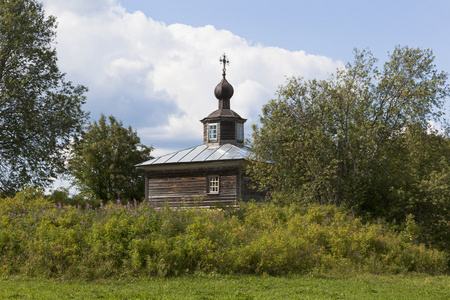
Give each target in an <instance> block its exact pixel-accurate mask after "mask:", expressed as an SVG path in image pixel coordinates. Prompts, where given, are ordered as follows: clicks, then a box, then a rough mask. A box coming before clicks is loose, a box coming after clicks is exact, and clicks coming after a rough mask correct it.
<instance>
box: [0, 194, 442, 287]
mask: <svg viewBox="0 0 450 300" xmlns="http://www.w3.org/2000/svg"><path fill="white" fill-rule="evenodd" d="M447 268H448V254H447V253H444V252H440V251H437V250H433V249H427V248H425V246H423V245H417V244H415V243H414V236H412V235H411V233H410V232H402V233H395V232H394V231H392V230H390V229H389V228H388V227H387V226H385V225H383V224H381V223H380V224H373V223H371V224H365V223H363V222H362V221H361V220H360V219H358V218H355V217H354V216H353V215H352V214H351V213H350V214H349V213H345V212H343V211H341V210H339V209H338V208H336V207H334V206H309V207H304V208H303V207H298V206H290V207H284V208H281V207H277V206H274V205H271V204H242V205H241V206H240V208H239V209H229V210H228V209H221V210H219V209H195V208H194V209H170V208H168V207H166V208H163V209H156V208H155V207H153V206H152V204H151V203H150V202H142V203H137V202H133V203H127V204H125V205H124V204H122V203H120V202H117V203H109V204H106V205H100V206H99V207H92V206H89V205H88V206H87V207H85V208H81V207H74V206H70V205H68V206H65V205H61V204H54V203H51V202H49V201H47V200H45V198H44V197H43V196H42V195H41V194H39V193H36V192H34V191H32V190H28V191H25V192H23V193H20V194H17V195H16V196H15V197H14V198H5V199H0V274H2V275H10V274H22V275H28V276H45V277H58V278H73V277H84V278H90V279H93V278H107V277H112V276H141V275H151V276H174V275H181V274H186V273H194V272H201V273H223V274H243V273H245V274H273V275H275V274H286V273H297V274H306V273H335V272H336V273H341V272H346V273H349V272H363V273H373V274H391V273H405V272H410V271H413V272H424V273H433V274H437V273H445V272H447V271H448V269H447Z"/></svg>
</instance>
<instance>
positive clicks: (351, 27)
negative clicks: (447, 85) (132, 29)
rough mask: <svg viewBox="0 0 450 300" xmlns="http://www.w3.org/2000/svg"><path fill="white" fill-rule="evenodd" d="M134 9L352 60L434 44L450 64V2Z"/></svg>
mask: <svg viewBox="0 0 450 300" xmlns="http://www.w3.org/2000/svg"><path fill="white" fill-rule="evenodd" d="M120 3H121V4H122V5H123V6H124V7H125V8H126V9H127V10H128V11H130V12H132V11H135V10H140V11H142V12H144V13H145V14H146V15H147V16H148V17H151V18H152V19H154V20H157V21H163V22H165V23H166V24H168V25H170V24H173V23H182V24H188V25H191V26H194V27H201V26H205V25H214V27H215V28H216V29H225V30H229V31H231V32H232V33H233V34H235V35H238V36H240V37H242V38H244V39H246V40H247V41H251V42H253V43H262V44H263V45H265V46H274V47H280V48H283V49H287V50H290V51H298V50H304V51H306V52H307V53H311V54H317V55H325V56H328V57H331V58H333V59H336V60H343V61H348V60H351V59H352V58H353V57H352V49H353V48H354V47H358V48H369V49H371V51H373V52H374V53H375V54H376V55H377V57H380V58H382V57H383V58H384V57H385V55H386V53H387V51H389V50H392V49H393V47H394V46H395V45H399V44H400V45H409V46H414V47H422V48H431V49H433V50H434V51H435V54H436V55H437V63H438V64H439V65H444V64H445V65H446V67H447V69H449V67H450V57H449V56H450V55H449V54H447V53H448V52H449V50H450V42H449V38H448V36H449V30H450V17H449V16H450V1H447V0H445V1H444V0H441V1H434V0H429V1H424V0H420V1H419V0H387V1H386V0H377V1H355V0H352V1H349V0H344V1H336V0H335V1H333V0H314V1H311V0H309V1H301V0H300V1H298V0H297V1H295V0H279V1H267V0H266V1H248V0H247V1H246V0H232V1H203V0H194V1H174V0H166V1H142V0H122V1H120Z"/></svg>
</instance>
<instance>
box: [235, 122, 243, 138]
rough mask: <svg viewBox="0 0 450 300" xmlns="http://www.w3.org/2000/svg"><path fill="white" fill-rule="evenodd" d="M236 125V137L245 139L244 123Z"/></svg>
mask: <svg viewBox="0 0 450 300" xmlns="http://www.w3.org/2000/svg"><path fill="white" fill-rule="evenodd" d="M236 127H237V128H236V139H237V140H238V141H244V124H242V123H237V124H236Z"/></svg>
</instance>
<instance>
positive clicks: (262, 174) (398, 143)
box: [250, 47, 449, 219]
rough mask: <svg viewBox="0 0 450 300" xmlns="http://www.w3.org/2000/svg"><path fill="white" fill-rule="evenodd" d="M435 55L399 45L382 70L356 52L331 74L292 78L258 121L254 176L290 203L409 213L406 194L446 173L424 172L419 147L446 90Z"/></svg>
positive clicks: (382, 213) (254, 137)
mask: <svg viewBox="0 0 450 300" xmlns="http://www.w3.org/2000/svg"><path fill="white" fill-rule="evenodd" d="M433 60H434V57H433V53H432V51H431V50H421V49H413V48H409V47H396V48H395V49H394V51H393V52H392V53H391V54H389V59H388V61H387V62H386V63H384V65H383V67H382V68H381V69H378V67H377V60H376V59H375V58H374V57H373V56H372V54H371V53H370V52H369V51H358V50H355V60H354V62H353V63H348V64H347V65H346V68H345V69H343V70H339V71H337V73H336V74H335V75H332V76H331V77H330V78H329V79H328V80H310V81H305V80H303V79H302V78H291V79H289V80H288V82H287V84H286V85H285V86H282V87H281V88H280V89H279V91H278V99H274V100H271V101H270V102H269V103H268V104H267V105H265V106H264V107H263V113H262V116H261V117H260V123H261V125H260V126H259V127H258V126H254V127H253V129H254V132H253V135H252V142H251V148H252V151H253V157H252V158H253V160H252V162H253V163H252V166H251V168H250V171H251V172H252V174H253V175H254V179H255V180H256V182H257V183H258V184H259V185H260V186H261V187H262V188H264V189H267V190H271V191H272V194H273V195H274V196H276V195H277V194H283V195H292V197H290V198H289V199H291V201H306V202H317V203H333V204H338V205H345V206H347V207H349V208H351V209H353V210H354V211H355V212H359V213H369V214H371V215H373V216H390V218H391V219H395V218H404V217H405V214H406V210H405V209H403V210H401V209H399V207H402V206H403V205H404V204H405V202H404V201H405V199H404V198H403V199H402V200H399V199H401V197H399V196H398V194H399V191H401V190H403V191H412V186H413V185H414V184H416V186H417V185H418V184H419V182H421V181H422V180H425V179H426V177H427V176H429V175H430V173H431V172H432V171H433V170H435V171H436V172H438V173H439V172H440V169H439V168H440V164H436V163H435V164H433V165H428V166H427V167H426V168H425V167H424V165H426V164H424V162H425V161H424V160H423V159H424V157H421V156H420V153H423V152H420V151H419V150H420V147H425V148H426V147H427V146H429V144H428V142H427V141H426V140H427V138H425V137H426V136H427V135H426V134H425V137H424V133H426V132H427V130H428V129H429V121H430V120H435V121H436V122H439V121H441V120H440V118H441V116H442V112H441V110H442V107H443V103H444V100H445V98H446V97H447V96H448V94H449V85H448V84H447V82H446V80H447V74H446V73H444V72H439V71H437V70H436V66H435V65H434V64H433ZM441 139H442V137H441ZM412 148H413V149H415V150H414V151H413V149H412ZM417 151H419V152H417ZM432 159H433V160H437V161H439V154H436V153H435V155H434V156H432ZM411 161H414V163H412V162H411ZM408 165H410V166H409V167H406V166H408ZM413 167H416V168H417V170H416V171H415V172H416V173H417V174H420V176H418V177H417V178H412V177H411V174H410V173H414V172H412V170H411V168H413ZM420 168H421V169H420ZM439 174H440V173H439ZM274 199H275V200H276V199H287V197H282V198H277V197H275V198H274ZM447 201H448V200H447ZM396 213H398V214H396Z"/></svg>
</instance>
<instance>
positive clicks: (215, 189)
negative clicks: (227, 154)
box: [208, 175, 219, 194]
mask: <svg viewBox="0 0 450 300" xmlns="http://www.w3.org/2000/svg"><path fill="white" fill-rule="evenodd" d="M208 193H209V194H218V193H219V175H210V176H208Z"/></svg>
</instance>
